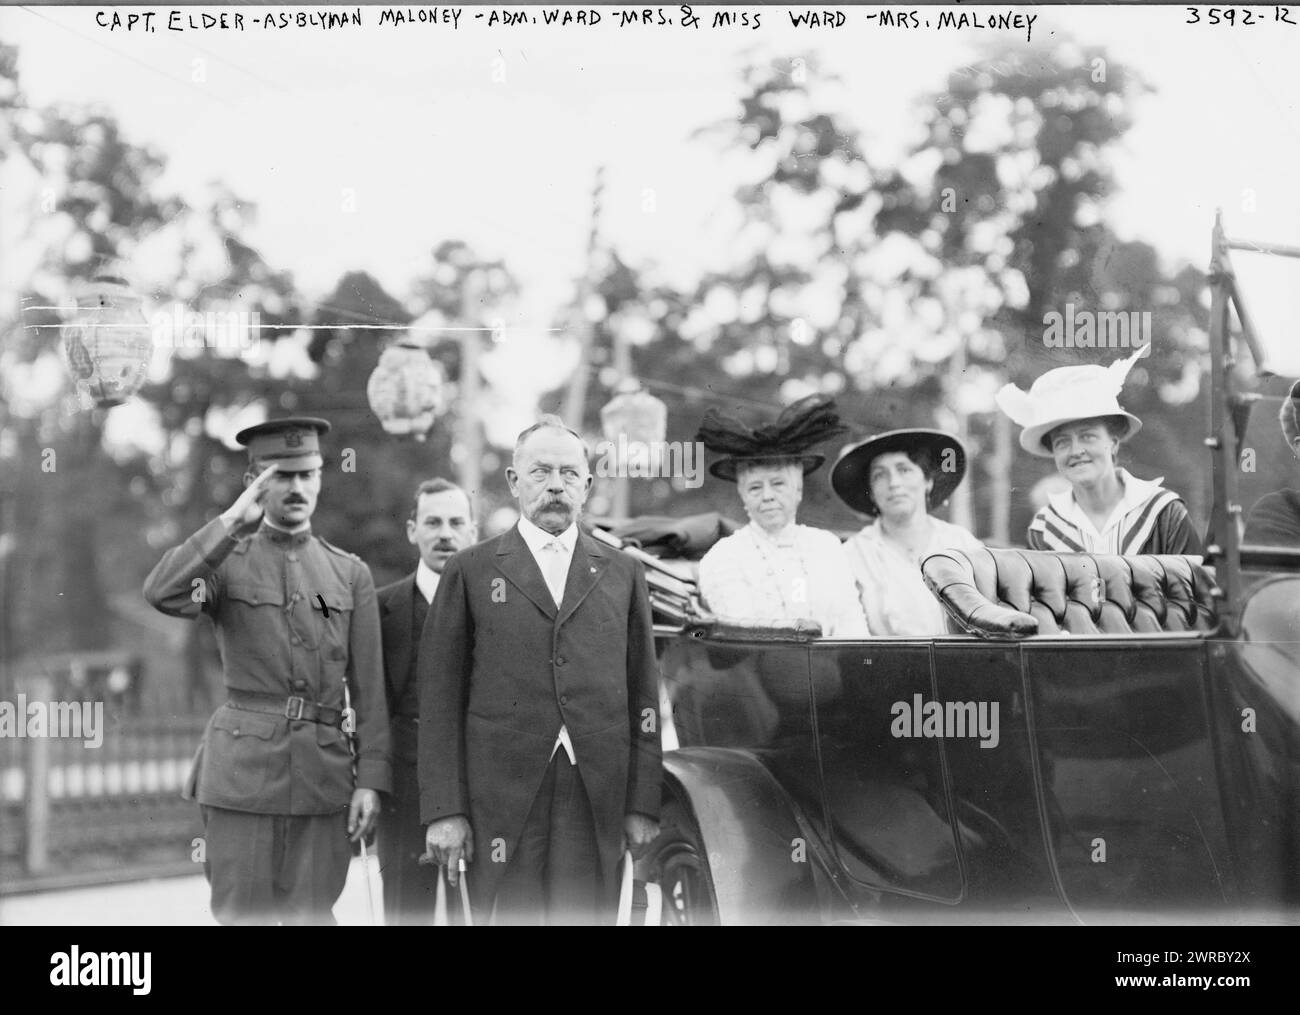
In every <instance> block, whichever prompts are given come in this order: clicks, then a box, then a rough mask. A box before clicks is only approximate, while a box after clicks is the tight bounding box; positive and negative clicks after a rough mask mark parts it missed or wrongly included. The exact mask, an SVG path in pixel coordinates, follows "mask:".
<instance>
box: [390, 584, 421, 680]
mask: <svg viewBox="0 0 1300 1015" xmlns="http://www.w3.org/2000/svg"><path fill="white" fill-rule="evenodd" d="M419 594H420V593H419V592H418V591H417V590H416V587H415V572H414V571H412V572H411V574H410V575H409V576H408V577H407V578H404V579H403V580H402V584H401V586H400V587H399V588H398V589H397V594H396V595H393V596H390V597H389V598H387V599H385V600H384V615H385V618H387V619H388V622H387V623H386V624H385V625H384V627H386V628H387V629H388V630H389V631H391V632H392V633H393V655H392V660H391V665H390V666H389V672H388V682H389V684H390V685H391V686H392V691H393V698H392V700H393V701H394V702H396V701H399V700H400V699H401V697H402V692H403V691H404V690H405V689H406V682H407V678H408V677H409V676H410V674H411V649H412V646H411V613H412V611H413V609H414V600H413V597H414V596H418V595H419Z"/></svg>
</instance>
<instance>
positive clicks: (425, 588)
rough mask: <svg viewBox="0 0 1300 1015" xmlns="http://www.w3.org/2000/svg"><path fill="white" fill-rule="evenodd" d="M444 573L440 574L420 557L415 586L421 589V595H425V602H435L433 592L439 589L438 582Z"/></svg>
mask: <svg viewBox="0 0 1300 1015" xmlns="http://www.w3.org/2000/svg"><path fill="white" fill-rule="evenodd" d="M441 578H442V575H440V574H438V572H437V571H435V570H434V569H433V568H431V567H430V566H429V565H428V564H426V563H425V562H424V558H423V557H421V558H420V563H419V564H418V565H417V566H416V568H415V587H416V588H417V589H419V590H420V595H422V596H424V600H425V602H428V603H431V602H433V594H434V593H435V592H437V591H438V582H439V581H440V580H441Z"/></svg>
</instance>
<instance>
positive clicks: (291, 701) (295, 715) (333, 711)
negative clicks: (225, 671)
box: [228, 691, 343, 727]
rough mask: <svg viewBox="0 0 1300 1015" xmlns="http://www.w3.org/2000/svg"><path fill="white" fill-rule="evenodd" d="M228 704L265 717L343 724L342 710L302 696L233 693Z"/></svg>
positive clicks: (251, 692) (245, 692) (248, 692)
mask: <svg viewBox="0 0 1300 1015" xmlns="http://www.w3.org/2000/svg"><path fill="white" fill-rule="evenodd" d="M228 704H230V705H232V706H234V707H235V708H238V709H242V710H243V711H245V712H260V713H262V714H263V715H282V716H284V717H285V718H286V719H301V720H303V721H304V722H314V723H320V724H321V725H322V726H335V727H339V726H341V725H342V724H343V712H342V710H341V709H337V708H330V707H329V706H328V705H318V704H316V702H314V701H308V700H307V699H306V698H304V697H302V696H301V695H297V694H295V695H291V696H290V697H288V698H281V697H280V696H279V695H276V694H260V693H256V692H253V691H240V692H238V693H231V695H230V701H229V702H228Z"/></svg>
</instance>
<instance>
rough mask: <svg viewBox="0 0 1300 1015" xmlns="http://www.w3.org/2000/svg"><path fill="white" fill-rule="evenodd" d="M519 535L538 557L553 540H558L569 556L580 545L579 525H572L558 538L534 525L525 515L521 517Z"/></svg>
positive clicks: (575, 523)
mask: <svg viewBox="0 0 1300 1015" xmlns="http://www.w3.org/2000/svg"><path fill="white" fill-rule="evenodd" d="M519 534H520V535H521V536H523V537H524V542H525V543H527V544H528V549H530V550H531V551H532V552H533V556H534V557H536V556H537V555H538V554H539V553H541V552H542V548H543V547H545V546H547V545H549V544H550V542H551V541H552V540H555V539H558V540H559V541H560V545H561V546H562V547H564V552H565V553H567V554H572V553H573V548H574V547H575V546H577V545H578V523H577V522H574V523H572V524H571V525H570V526H569V527H568V528H567V529H565V530H564V531H563V532H561V533H560V534H559V535H558V536H553V535H551V534H550V533H549V532H547V531H546V530H545V529H543V528H541V527H540V526H538V525H534V524H533V523H532V522H530V521H529V520H528V519H527V518H525V517H523V515H520V516H519Z"/></svg>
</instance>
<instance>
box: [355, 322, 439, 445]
mask: <svg viewBox="0 0 1300 1015" xmlns="http://www.w3.org/2000/svg"><path fill="white" fill-rule="evenodd" d="M443 395H444V393H443V374H442V366H441V364H439V363H437V362H436V361H434V360H433V359H431V358H430V357H429V354H428V353H427V352H426V351H425V350H424V349H423V348H422V347H421V346H418V345H416V344H414V343H413V342H398V343H396V344H395V345H390V346H389V347H388V348H387V349H385V350H384V351H383V353H382V354H381V355H380V357H379V364H378V366H376V367H375V372H374V373H372V374H371V375H370V380H369V381H367V382H366V397H367V398H368V399H369V400H370V408H371V409H372V410H373V411H374V414H375V415H376V416H378V417H379V422H380V424H381V425H382V426H383V428H384V432H385V433H390V434H393V435H394V436H398V437H407V436H414V437H415V439H416V440H421V441H422V440H424V438H425V435H427V434H428V432H429V429H430V428H431V427H432V426H433V421H434V420H435V419H436V418H437V417H438V416H439V415H440V414H441V413H442V410H443Z"/></svg>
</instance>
